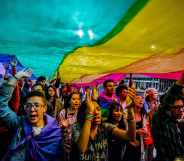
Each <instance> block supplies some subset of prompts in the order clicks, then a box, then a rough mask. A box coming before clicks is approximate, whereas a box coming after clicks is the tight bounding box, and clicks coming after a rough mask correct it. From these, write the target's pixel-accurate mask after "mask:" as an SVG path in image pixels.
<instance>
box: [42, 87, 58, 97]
mask: <svg viewBox="0 0 184 161" xmlns="http://www.w3.org/2000/svg"><path fill="white" fill-rule="evenodd" d="M49 88H52V89H54V92H55V96H54V97H56V96H57V90H56V87H55V86H52V85H49V86H48V87H47V89H46V92H45V95H46V98H47V99H49V98H50V95H49Z"/></svg>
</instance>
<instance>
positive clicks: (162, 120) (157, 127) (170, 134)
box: [152, 73, 184, 161]
mask: <svg viewBox="0 0 184 161" xmlns="http://www.w3.org/2000/svg"><path fill="white" fill-rule="evenodd" d="M183 89H184V73H183V74H182V76H181V78H180V79H179V80H178V81H177V82H176V83H175V84H174V85H173V86H172V87H171V88H170V89H169V90H168V91H167V93H166V94H165V95H163V97H162V102H161V104H160V106H159V108H158V111H157V112H156V113H155V114H154V115H153V120H152V132H153V138H154V143H155V148H156V152H157V155H156V160H157V161H163V160H164V161H173V160H175V159H176V158H177V157H179V158H183V159H182V160H184V139H183V133H182V132H181V130H182V129H180V128H179V127H180V126H179V124H180V122H179V120H180V119H181V117H182V113H183V110H184V102H183V101H184V99H183V98H184V97H183V96H184V90H183ZM182 124H183V123H182Z"/></svg>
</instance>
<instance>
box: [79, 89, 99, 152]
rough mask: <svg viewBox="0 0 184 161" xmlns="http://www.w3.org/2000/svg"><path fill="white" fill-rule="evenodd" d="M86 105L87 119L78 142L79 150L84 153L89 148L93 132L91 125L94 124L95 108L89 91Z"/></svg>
mask: <svg viewBox="0 0 184 161" xmlns="http://www.w3.org/2000/svg"><path fill="white" fill-rule="evenodd" d="M86 104H87V109H86V118H85V121H84V124H83V126H82V129H81V131H80V136H79V139H78V141H77V145H78V148H79V150H80V152H82V153H84V152H85V151H86V150H87V148H88V142H89V138H90V132H91V124H92V120H93V113H94V108H95V106H94V104H93V102H92V100H91V97H90V94H89V91H87V92H86Z"/></svg>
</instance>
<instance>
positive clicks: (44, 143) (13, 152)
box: [0, 70, 62, 161]
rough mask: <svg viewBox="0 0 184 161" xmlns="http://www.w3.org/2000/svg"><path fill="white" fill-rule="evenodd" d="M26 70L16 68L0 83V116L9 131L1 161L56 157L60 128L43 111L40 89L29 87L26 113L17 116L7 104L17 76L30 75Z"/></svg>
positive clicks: (44, 109) (45, 107)
mask: <svg viewBox="0 0 184 161" xmlns="http://www.w3.org/2000/svg"><path fill="white" fill-rule="evenodd" d="M31 73H32V72H31V71H30V70H23V71H20V72H18V73H17V74H16V75H15V77H12V78H10V79H9V80H7V81H5V82H4V83H3V84H2V86H1V87H0V119H1V120H2V121H3V122H4V124H5V125H6V126H7V127H8V128H9V129H10V130H11V131H12V134H13V137H12V140H11V144H10V146H9V150H8V151H7V153H6V155H5V156H4V158H3V159H2V160H5V161H8V160H9V161H14V160H16V161H18V160H21V161H29V160H30V161H33V160H34V161H51V160H55V161H57V160H60V159H61V158H60V156H61V151H62V149H61V145H62V142H61V141H62V137H61V128H60V127H59V126H58V124H57V121H56V120H55V119H54V118H52V117H50V116H49V115H47V114H46V109H47V106H46V99H45V96H44V95H43V93H41V92H39V91H32V92H31V93H29V94H28V95H27V99H26V103H25V106H24V108H25V111H26V116H17V114H16V113H14V112H13V111H12V110H11V109H10V108H9V106H8V101H9V100H10V98H11V95H12V92H13V90H14V88H15V85H16V82H17V79H20V78H22V77H25V76H26V77H29V76H31Z"/></svg>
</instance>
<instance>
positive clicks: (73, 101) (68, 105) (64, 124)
mask: <svg viewBox="0 0 184 161" xmlns="http://www.w3.org/2000/svg"><path fill="white" fill-rule="evenodd" d="M80 105H81V98H80V93H78V92H77V91H75V92H73V93H71V94H70V95H69V97H68V99H67V100H66V102H65V105H64V109H62V110H61V112H60V114H59V116H58V121H59V124H60V127H61V128H62V129H63V144H64V148H63V150H64V160H65V161H70V155H71V151H72V125H73V124H74V123H75V122H76V121H77V113H78V109H79V107H80Z"/></svg>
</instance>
